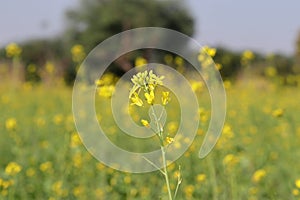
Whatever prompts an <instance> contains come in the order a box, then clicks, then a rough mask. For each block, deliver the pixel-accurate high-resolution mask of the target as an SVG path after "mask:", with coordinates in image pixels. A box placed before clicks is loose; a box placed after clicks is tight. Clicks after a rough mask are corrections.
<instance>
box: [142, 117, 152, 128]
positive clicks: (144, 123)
mask: <svg viewBox="0 0 300 200" xmlns="http://www.w3.org/2000/svg"><path fill="white" fill-rule="evenodd" d="M141 123H142V124H143V126H145V127H148V128H149V127H150V124H149V122H148V121H147V120H145V119H142V120H141Z"/></svg>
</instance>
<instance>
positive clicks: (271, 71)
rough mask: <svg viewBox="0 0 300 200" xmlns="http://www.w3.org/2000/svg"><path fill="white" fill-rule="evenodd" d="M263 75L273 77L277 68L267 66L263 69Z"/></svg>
mask: <svg viewBox="0 0 300 200" xmlns="http://www.w3.org/2000/svg"><path fill="white" fill-rule="evenodd" d="M265 75H266V76H267V77H274V76H276V75H277V70H276V68H275V67H273V66H269V67H267V68H266V69H265Z"/></svg>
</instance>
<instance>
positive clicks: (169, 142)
mask: <svg viewBox="0 0 300 200" xmlns="http://www.w3.org/2000/svg"><path fill="white" fill-rule="evenodd" d="M166 142H167V144H171V143H172V142H174V138H172V137H166Z"/></svg>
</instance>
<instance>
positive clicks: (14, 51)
mask: <svg viewBox="0 0 300 200" xmlns="http://www.w3.org/2000/svg"><path fill="white" fill-rule="evenodd" d="M5 51H6V56H7V57H9V58H11V57H18V56H20V55H21V53H22V49H21V47H19V46H18V45H17V44H16V43H10V44H8V45H7V46H6V47H5Z"/></svg>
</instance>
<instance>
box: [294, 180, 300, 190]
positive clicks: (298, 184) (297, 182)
mask: <svg viewBox="0 0 300 200" xmlns="http://www.w3.org/2000/svg"><path fill="white" fill-rule="evenodd" d="M295 185H296V187H297V188H299V189H300V179H297V180H296V181H295Z"/></svg>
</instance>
